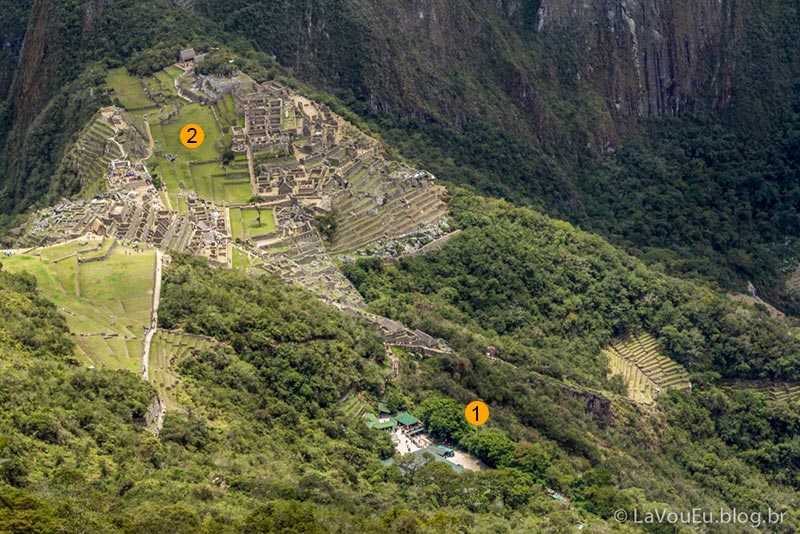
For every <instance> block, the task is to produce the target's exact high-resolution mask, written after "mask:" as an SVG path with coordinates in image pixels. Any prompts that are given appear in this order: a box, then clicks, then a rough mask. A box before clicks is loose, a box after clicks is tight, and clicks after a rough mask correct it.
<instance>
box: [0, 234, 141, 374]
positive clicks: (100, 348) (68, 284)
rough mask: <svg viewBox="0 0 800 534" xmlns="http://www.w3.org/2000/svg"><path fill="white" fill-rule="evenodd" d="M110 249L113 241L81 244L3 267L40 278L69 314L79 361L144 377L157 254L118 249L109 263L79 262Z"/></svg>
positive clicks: (10, 259)
mask: <svg viewBox="0 0 800 534" xmlns="http://www.w3.org/2000/svg"><path fill="white" fill-rule="evenodd" d="M98 247H99V248H98ZM110 247H111V243H110V240H105V242H103V241H101V240H100V239H83V240H76V241H73V242H71V243H67V244H63V245H58V246H54V247H49V248H45V249H35V250H33V251H31V252H29V253H28V254H20V255H16V256H11V257H8V258H3V268H4V269H6V270H8V271H9V272H27V273H30V274H32V275H34V276H35V277H36V279H37V280H38V283H39V288H40V290H41V292H42V294H43V296H44V297H45V298H47V299H48V300H50V301H52V302H53V303H54V304H55V305H56V306H57V307H58V309H59V310H61V311H62V312H64V314H65V316H66V318H67V324H68V326H69V328H70V331H71V332H72V333H73V334H74V335H75V336H74V339H75V342H76V345H77V349H76V356H77V357H78V358H80V359H81V360H83V361H84V362H85V363H86V364H92V365H96V366H97V367H106V368H110V369H128V370H131V371H134V372H138V370H139V366H140V359H141V347H142V336H143V333H144V331H143V327H144V326H145V325H146V324H147V323H148V322H149V318H150V299H151V292H152V284H153V269H154V266H155V253H154V252H152V251H145V252H137V251H135V250H133V249H128V248H125V247H120V246H117V247H116V248H115V249H114V251H113V252H112V253H111V255H110V257H109V258H108V260H105V261H93V262H87V263H80V264H79V263H78V257H79V256H80V257H81V258H89V257H91V256H96V255H97V254H99V253H101V252H102V253H105V252H106V251H108V250H109V249H110ZM79 253H80V254H79Z"/></svg>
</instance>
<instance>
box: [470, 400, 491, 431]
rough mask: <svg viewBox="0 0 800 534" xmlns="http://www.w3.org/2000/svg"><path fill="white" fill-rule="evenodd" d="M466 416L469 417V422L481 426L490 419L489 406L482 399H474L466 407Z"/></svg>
mask: <svg viewBox="0 0 800 534" xmlns="http://www.w3.org/2000/svg"><path fill="white" fill-rule="evenodd" d="M464 417H466V418H467V422H468V423H469V424H471V425H474V426H481V425H482V424H483V423H485V422H486V421H488V420H489V406H487V405H486V403H485V402H482V401H477V400H476V401H472V402H470V403H469V404H467V407H466V408H465V409H464Z"/></svg>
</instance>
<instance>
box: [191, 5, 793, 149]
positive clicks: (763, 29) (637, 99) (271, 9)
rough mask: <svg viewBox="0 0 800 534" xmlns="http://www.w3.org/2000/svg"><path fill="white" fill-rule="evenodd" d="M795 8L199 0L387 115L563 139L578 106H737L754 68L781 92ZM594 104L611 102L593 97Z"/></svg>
mask: <svg viewBox="0 0 800 534" xmlns="http://www.w3.org/2000/svg"><path fill="white" fill-rule="evenodd" d="M792 4H793V3H790V2H780V1H778V0H771V1H768V2H756V1H755V0H740V1H732V0H715V1H707V0H648V1H640V0H598V1H591V2H589V1H586V0H542V1H539V0H528V1H525V0H504V1H503V0H501V1H497V2H484V1H482V0H465V1H461V2H452V1H446V0H414V1H411V2H369V1H367V0H348V1H347V2H344V3H337V5H333V4H332V3H331V2H330V1H327V0H310V1H309V2H305V3H304V4H303V5H302V6H298V5H297V3H293V2H288V1H278V2H269V3H264V2H255V1H253V0H233V1H231V2H226V3H225V4H219V3H215V2H213V3H212V2H210V1H209V0H199V1H198V7H197V9H199V10H201V11H202V12H203V13H205V14H206V15H207V16H210V17H213V18H215V19H219V20H224V21H225V24H226V27H227V29H229V30H232V31H235V32H237V33H240V34H242V35H244V36H246V37H248V38H249V39H250V40H251V42H252V43H253V44H254V45H255V46H256V47H259V48H262V49H263V50H265V51H268V52H271V53H274V54H275V55H276V56H277V58H278V59H279V60H280V61H281V62H283V63H284V64H287V65H291V66H292V67H293V68H294V69H295V70H296V72H297V73H298V74H299V75H300V76H301V77H304V78H306V79H308V80H310V81H312V82H314V83H317V84H320V85H323V86H325V87H326V88H328V89H330V90H334V89H343V88H345V89H348V90H351V91H353V93H354V94H355V96H356V97H358V98H360V99H362V100H364V101H367V102H369V103H370V105H372V106H373V108H374V109H376V110H378V111H380V112H383V113H388V114H393V115H398V116H402V117H421V118H426V119H431V120H441V121H446V122H447V123H448V124H449V125H450V126H452V127H455V128H461V127H462V126H463V125H464V124H465V123H467V122H475V121H476V120H482V119H489V120H491V121H492V122H493V123H495V124H503V125H504V128H511V129H512V130H513V131H515V132H519V133H523V134H524V133H530V134H533V135H531V139H534V138H537V137H538V138H539V139H540V140H541V138H543V137H544V138H551V139H552V138H553V135H554V133H553V132H552V131H548V124H549V123H551V122H552V119H553V116H554V115H563V109H562V108H563V105H564V104H565V103H570V102H572V103H573V104H574V103H575V102H576V101H577V102H578V103H579V104H580V105H581V106H582V108H583V109H582V110H581V113H583V114H584V115H589V116H590V117H591V120H594V121H598V120H599V121H600V122H601V123H603V116H604V114H605V113H608V114H610V115H612V116H613V117H616V121H615V122H620V121H622V122H627V123H630V120H632V119H635V118H637V117H640V116H661V115H679V114H681V113H685V112H695V111H702V110H718V109H724V108H727V107H729V106H730V105H731V104H732V103H733V102H735V101H736V99H737V98H738V97H740V96H741V95H743V94H746V93H747V91H748V87H746V86H747V85H748V84H750V83H752V78H753V76H751V75H755V77H756V78H759V79H761V80H762V81H763V82H765V83H766V84H767V85H768V86H769V87H766V90H767V91H768V92H772V93H773V94H779V92H773V91H772V88H774V87H775V86H778V85H780V84H781V83H783V82H784V81H785V80H786V76H785V74H786V73H776V72H774V70H775V69H773V68H772V65H771V61H772V59H774V55H775V54H776V53H777V54H781V53H784V51H785V50H786V47H787V45H788V43H786V42H783V41H782V37H781V29H782V28H781V26H782V25H788V24H790V23H791V21H792V20H794V21H796V20H797V13H796V5H792ZM789 46H790V47H791V46H794V49H795V50H796V49H797V47H796V45H789ZM754 61H755V62H756V63H755V64H754V63H753V62H754ZM795 65H796V63H795ZM745 74H747V75H745ZM770 78H775V79H774V80H770ZM593 98H599V99H601V100H602V102H603V105H604V107H605V109H596V106H589V105H585V104H587V103H588V102H591V101H592V100H593ZM743 105H748V103H743ZM593 107H594V109H593ZM606 126H607V125H606ZM561 127H563V125H559V128H560V129H561ZM590 136H591V134H590Z"/></svg>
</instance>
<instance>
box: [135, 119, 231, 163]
mask: <svg viewBox="0 0 800 534" xmlns="http://www.w3.org/2000/svg"><path fill="white" fill-rule="evenodd" d="M189 123H192V124H197V125H199V126H200V127H201V128H202V129H203V132H204V133H205V140H204V141H203V144H202V145H200V146H199V147H198V148H194V149H189V148H186V147H185V146H183V144H182V143H181V140H180V136H179V134H180V131H181V129H182V128H183V127H184V126H185V125H186V124H189ZM150 127H151V129H152V131H153V136H154V137H155V139H156V140H157V141H159V146H160V148H161V150H163V151H164V152H167V153H170V154H177V156H178V159H177V161H176V163H178V164H180V165H185V164H186V162H189V161H195V162H196V161H209V160H216V159H217V158H219V153H218V152H217V149H216V147H215V146H214V144H215V143H216V142H218V141H220V140H221V139H222V132H220V131H219V128H217V122H216V121H215V120H214V115H213V114H212V113H211V108H209V107H206V106H201V105H200V104H187V105H185V106H182V107H181V108H180V111H179V113H178V120H177V122H175V123H173V124H167V125H164V126H162V125H160V124H151V125H150Z"/></svg>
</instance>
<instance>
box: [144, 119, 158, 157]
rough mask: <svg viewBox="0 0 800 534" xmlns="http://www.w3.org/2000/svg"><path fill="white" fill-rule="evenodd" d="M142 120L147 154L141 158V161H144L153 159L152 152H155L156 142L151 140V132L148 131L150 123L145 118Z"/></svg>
mask: <svg viewBox="0 0 800 534" xmlns="http://www.w3.org/2000/svg"><path fill="white" fill-rule="evenodd" d="M148 116H149V115H148ZM142 119H144V129H145V130H146V131H147V154H146V155H145V156H144V157H143V158H142V161H144V160H148V159H150V158H152V157H153V150H155V147H156V142H155V141H154V140H153V132H151V131H150V121H149V120H148V118H147V116H145V117H142Z"/></svg>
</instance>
